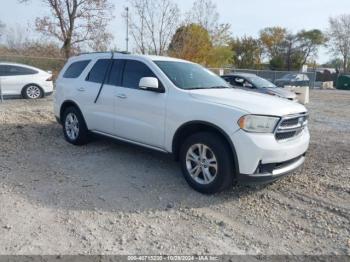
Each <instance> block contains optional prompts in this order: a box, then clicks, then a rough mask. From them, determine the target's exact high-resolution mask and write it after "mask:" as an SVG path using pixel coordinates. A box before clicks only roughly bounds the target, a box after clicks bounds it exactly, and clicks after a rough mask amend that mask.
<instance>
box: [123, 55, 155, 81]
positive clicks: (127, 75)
mask: <svg viewBox="0 0 350 262" xmlns="http://www.w3.org/2000/svg"><path fill="white" fill-rule="evenodd" d="M142 77H156V76H155V75H154V73H153V72H152V71H151V69H149V68H148V66H147V65H145V64H144V63H142V62H139V61H134V60H126V62H125V67H124V75H123V83H122V86H123V87H128V88H139V83H140V80H141V78H142Z"/></svg>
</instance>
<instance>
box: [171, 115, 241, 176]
mask: <svg viewBox="0 0 350 262" xmlns="http://www.w3.org/2000/svg"><path fill="white" fill-rule="evenodd" d="M206 131H207V132H212V133H215V134H217V135H219V136H220V137H221V138H223V139H224V140H225V141H226V142H227V143H228V145H229V147H230V149H231V150H230V152H231V154H232V158H233V161H234V169H235V170H234V171H235V175H236V177H237V175H238V174H239V163H238V158H237V153H236V149H235V146H234V144H233V142H232V141H231V139H230V137H229V135H228V134H227V133H226V132H225V131H224V130H223V129H222V128H220V127H218V126H217V125H215V124H212V123H209V122H205V121H190V122H187V123H184V124H183V125H181V126H180V127H179V128H178V129H177V130H176V132H175V135H174V138H173V142H172V152H173V155H174V157H175V159H176V160H178V159H179V153H180V148H181V145H182V143H183V142H184V141H185V139H186V138H187V137H189V136H190V135H192V134H195V133H198V132H206Z"/></svg>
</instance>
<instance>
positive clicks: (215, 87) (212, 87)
mask: <svg viewBox="0 0 350 262" xmlns="http://www.w3.org/2000/svg"><path fill="white" fill-rule="evenodd" d="M218 88H230V87H228V86H210V87H190V88H187V90H195V89H218Z"/></svg>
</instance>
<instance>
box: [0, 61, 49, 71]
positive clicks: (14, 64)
mask: <svg viewBox="0 0 350 262" xmlns="http://www.w3.org/2000/svg"><path fill="white" fill-rule="evenodd" d="M0 65H10V66H21V67H25V68H29V69H34V70H40V71H43V72H45V70H42V69H40V68H37V67H34V66H30V65H25V64H20V63H13V62H6V61H4V62H1V61H0Z"/></svg>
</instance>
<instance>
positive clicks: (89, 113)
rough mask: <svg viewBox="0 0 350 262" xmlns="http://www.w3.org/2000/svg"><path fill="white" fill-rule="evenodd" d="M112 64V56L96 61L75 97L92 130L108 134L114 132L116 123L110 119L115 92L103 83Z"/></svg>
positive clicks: (79, 86)
mask: <svg viewBox="0 0 350 262" xmlns="http://www.w3.org/2000/svg"><path fill="white" fill-rule="evenodd" d="M111 63H112V60H111V59H110V55H109V56H106V57H105V58H99V59H97V60H95V61H94V63H93V66H92V67H91V68H89V69H88V70H89V71H88V73H87V74H85V75H84V76H83V79H82V81H79V85H78V86H77V87H76V93H77V94H76V96H75V97H77V99H78V104H79V106H80V108H82V110H83V111H84V112H83V115H84V117H85V120H86V122H87V125H88V128H89V129H90V130H97V131H102V132H106V133H110V132H113V130H114V121H113V119H112V120H111V118H110V115H111V114H113V113H114V100H113V90H111V88H110V87H109V86H103V87H102V83H103V82H104V81H105V79H106V78H107V77H108V70H109V69H110V67H111ZM100 90H101V92H100ZM99 92H100V93H99Z"/></svg>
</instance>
